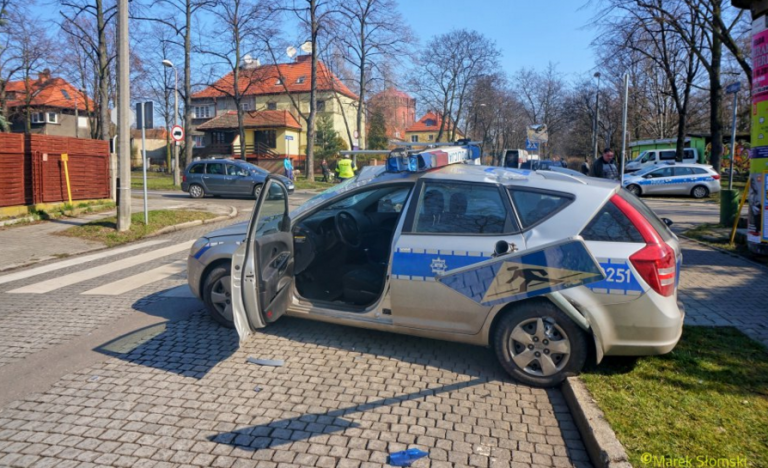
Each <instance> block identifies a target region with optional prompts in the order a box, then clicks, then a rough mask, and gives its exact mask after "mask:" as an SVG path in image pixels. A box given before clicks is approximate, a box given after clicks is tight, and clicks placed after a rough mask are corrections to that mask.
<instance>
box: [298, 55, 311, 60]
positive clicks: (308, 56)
mask: <svg viewBox="0 0 768 468" xmlns="http://www.w3.org/2000/svg"><path fill="white" fill-rule="evenodd" d="M307 60H312V54H307V55H299V56H297V57H296V61H297V62H306V61H307Z"/></svg>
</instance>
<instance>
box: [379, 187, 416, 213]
mask: <svg viewBox="0 0 768 468" xmlns="http://www.w3.org/2000/svg"><path fill="white" fill-rule="evenodd" d="M410 191H411V189H410V187H403V188H401V189H400V190H397V191H396V192H393V193H391V194H389V195H387V196H385V197H384V198H382V199H380V200H379V203H378V205H377V206H376V211H377V212H378V213H400V212H401V211H403V206H404V205H405V200H406V199H407V198H408V192H410Z"/></svg>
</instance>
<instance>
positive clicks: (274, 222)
mask: <svg viewBox="0 0 768 468" xmlns="http://www.w3.org/2000/svg"><path fill="white" fill-rule="evenodd" d="M287 214H288V209H287V204H286V203H285V189H283V188H282V186H281V185H280V184H270V185H269V193H267V198H266V199H265V200H264V203H263V204H262V205H261V211H259V217H258V219H257V220H256V234H255V237H259V236H264V235H267V234H272V233H275V232H280V231H281V230H282V228H283V224H282V223H283V220H284V219H285V216H286V215H287Z"/></svg>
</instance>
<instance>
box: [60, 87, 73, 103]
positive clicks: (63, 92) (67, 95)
mask: <svg viewBox="0 0 768 468" xmlns="http://www.w3.org/2000/svg"><path fill="white" fill-rule="evenodd" d="M61 94H62V95H63V96H64V99H66V100H67V101H71V100H72V98H71V97H69V93H68V92H67V90H66V89H62V90H61Z"/></svg>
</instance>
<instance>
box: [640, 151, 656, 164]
mask: <svg viewBox="0 0 768 468" xmlns="http://www.w3.org/2000/svg"><path fill="white" fill-rule="evenodd" d="M653 155H654V153H653V152H649V153H645V156H643V159H641V160H640V162H641V163H647V162H648V161H650V160H652V159H653Z"/></svg>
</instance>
